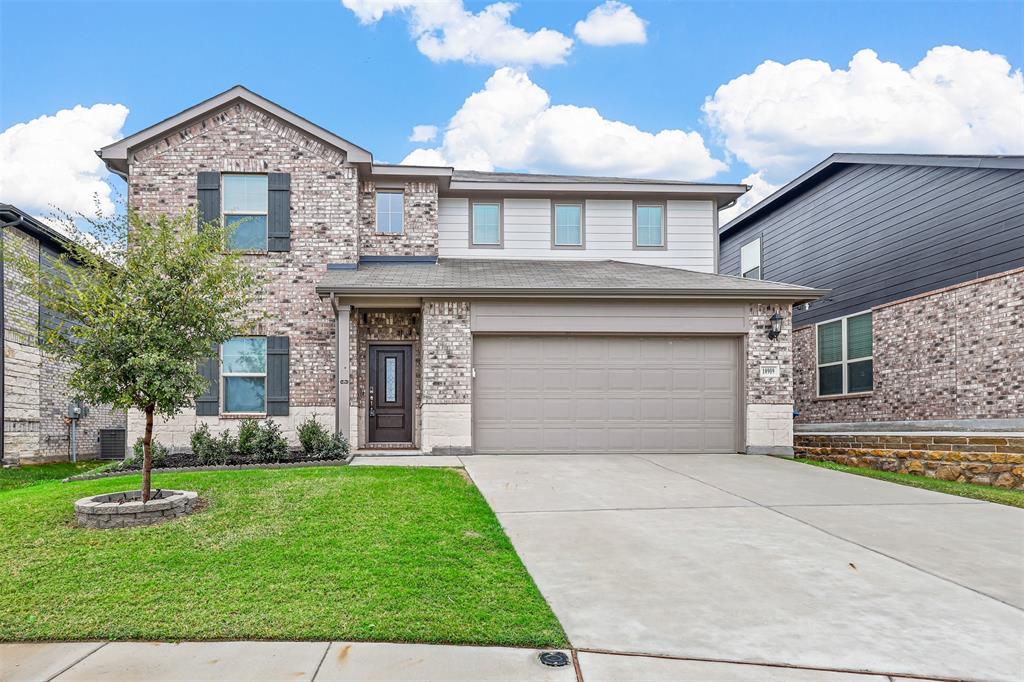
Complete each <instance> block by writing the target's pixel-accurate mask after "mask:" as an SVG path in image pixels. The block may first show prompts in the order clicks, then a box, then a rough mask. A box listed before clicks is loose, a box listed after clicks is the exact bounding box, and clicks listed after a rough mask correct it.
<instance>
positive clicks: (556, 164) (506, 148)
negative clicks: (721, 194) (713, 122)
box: [403, 68, 727, 180]
mask: <svg viewBox="0 0 1024 682" xmlns="http://www.w3.org/2000/svg"><path fill="white" fill-rule="evenodd" d="M403 163H410V164H433V165H454V166H456V167H458V168H461V169H466V170H493V169H495V168H505V169H520V170H530V171H548V172H579V173H591V174H598V175H623V176H637V177H639V176H647V177H660V178H665V179H676V178H678V179H687V180H703V179H706V178H709V177H711V176H713V175H714V174H716V173H718V172H719V171H723V170H725V169H726V168H727V166H726V165H725V163H723V162H722V161H719V160H718V159H715V158H713V157H712V156H711V152H710V151H709V150H708V148H707V147H706V146H705V144H704V139H703V138H702V137H701V136H700V134H699V133H696V132H686V131H683V130H662V131H659V132H657V133H651V132H647V131H644V130H640V129H639V128H637V127H636V126H632V125H630V124H628V123H623V122H622V121H612V120H609V119H606V118H603V117H602V116H601V114H600V113H599V112H598V111H597V110H596V109H593V108H590V107H578V106H573V105H566V104H559V105H552V104H551V98H550V97H549V96H548V93H547V92H545V91H544V89H543V88H541V87H540V86H538V85H537V84H535V83H534V82H533V81H531V80H530V78H529V76H527V75H526V73H524V72H522V71H519V70H516V69H512V68H502V69H498V70H497V71H495V72H494V75H492V76H491V77H490V78H489V79H488V80H487V83H486V84H485V85H484V88H483V90H480V91H479V92H475V93H473V94H472V95H470V96H469V97H468V98H467V99H466V101H465V102H464V103H463V104H462V107H461V108H460V109H459V110H458V111H457V112H456V113H455V115H454V116H453V117H452V119H451V121H449V123H448V128H447V130H446V131H445V133H444V137H443V138H442V141H441V145H440V146H439V147H436V148H430V149H427V148H423V149H417V150H415V151H413V152H412V153H411V154H409V155H408V156H407V157H406V158H405V160H404V161H403Z"/></svg>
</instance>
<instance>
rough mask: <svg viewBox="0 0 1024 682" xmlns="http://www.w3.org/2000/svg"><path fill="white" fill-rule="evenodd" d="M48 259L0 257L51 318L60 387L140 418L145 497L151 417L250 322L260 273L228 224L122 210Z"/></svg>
mask: <svg viewBox="0 0 1024 682" xmlns="http://www.w3.org/2000/svg"><path fill="white" fill-rule="evenodd" d="M63 222H64V223H65V229H64V230H62V231H65V232H69V233H71V235H70V237H71V238H70V239H68V240H67V242H66V248H67V253H66V254H64V255H62V256H60V257H59V258H57V259H56V260H52V261H47V260H46V259H40V260H33V259H32V258H30V257H28V256H27V255H26V254H24V253H13V254H5V261H6V262H9V263H11V265H12V266H13V267H14V268H15V270H16V271H17V272H19V273H20V274H21V275H22V277H21V278H19V279H21V280H22V281H23V287H24V288H26V289H27V290H28V292H29V293H30V294H31V295H33V296H37V297H39V299H40V301H42V302H43V303H44V305H45V307H46V308H47V309H48V310H49V311H51V315H52V317H53V319H54V320H56V321H57V322H56V323H54V324H50V325H47V326H46V327H43V329H42V334H41V339H40V341H41V345H42V346H43V349H44V350H46V351H48V352H50V353H53V354H55V355H57V356H59V357H61V358H64V359H67V360H69V361H70V364H71V376H70V380H69V383H70V385H71V387H72V389H73V390H74V391H75V392H76V393H77V394H78V395H79V396H80V397H81V398H82V399H84V400H85V401H87V402H89V403H92V404H110V405H113V406H114V407H117V408H122V409H129V408H135V409H138V410H140V411H142V412H143V413H145V415H146V431H145V435H144V437H143V446H144V447H143V451H144V453H145V455H144V458H143V464H142V499H143V501H146V500H148V499H149V497H150V475H151V469H152V464H153V459H152V450H151V446H152V442H153V419H154V417H155V416H157V415H159V416H162V417H165V418H166V417H172V416H174V415H175V414H177V413H178V412H180V411H181V410H182V409H183V408H185V407H188V406H190V405H192V404H193V400H194V397H195V396H196V395H199V394H201V393H202V392H203V391H204V390H205V389H206V384H207V382H206V380H205V379H203V377H202V376H201V375H200V374H199V371H198V366H199V363H200V362H201V361H202V360H204V359H205V358H208V357H210V353H211V352H212V351H213V349H215V347H216V345H217V344H220V343H223V342H224V341H227V340H228V339H230V338H231V337H233V336H238V335H241V334H244V333H246V332H247V331H248V330H250V329H251V328H252V325H253V324H254V323H255V322H256V320H257V319H258V317H259V316H258V315H254V314H253V313H252V312H251V311H250V308H251V305H250V304H251V303H252V302H253V300H254V299H255V298H256V297H257V296H258V295H259V293H260V289H261V287H262V280H261V278H260V277H259V275H258V274H257V273H256V272H255V270H254V269H253V268H252V267H250V266H249V265H248V264H246V263H245V262H244V261H243V259H242V257H241V256H240V255H239V254H238V253H234V252H231V251H229V250H228V249H227V248H226V244H227V230H225V229H222V228H219V227H218V226H216V225H213V224H210V225H203V226H202V228H201V229H199V230H197V229H196V219H195V216H194V214H193V213H192V212H187V213H185V214H184V215H181V216H173V217H169V216H166V215H162V216H160V217H159V218H157V219H156V220H154V221H148V220H144V219H143V218H142V217H141V216H139V215H137V214H136V213H134V212H132V211H127V212H126V213H125V214H124V215H123V216H122V217H120V218H113V219H107V220H102V219H97V220H90V221H89V222H90V224H91V225H92V228H91V230H90V233H89V234H87V233H83V232H81V231H79V230H77V228H76V227H75V226H74V222H75V221H74V220H72V219H70V217H69V216H64V219H63Z"/></svg>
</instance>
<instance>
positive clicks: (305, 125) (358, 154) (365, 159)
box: [96, 85, 373, 176]
mask: <svg viewBox="0 0 1024 682" xmlns="http://www.w3.org/2000/svg"><path fill="white" fill-rule="evenodd" d="M238 101H244V102H246V103H248V104H249V105H251V106H253V107H256V108H258V109H262V110H263V111H266V112H267V113H268V114H271V115H273V116H275V117H277V118H279V119H281V120H282V121H284V122H286V123H288V124H289V125H292V126H294V127H295V128H298V129H299V130H301V131H303V132H305V133H306V134H308V135H311V136H313V137H315V138H316V139H318V140H320V141H322V142H323V143H324V144H327V145H329V146H331V147H334V148H336V149H339V150H341V151H342V152H344V153H345V155H346V159H347V160H348V162H349V163H372V162H373V155H372V154H371V153H370V152H369V151H367V150H366V149H363V148H362V147H360V146H358V145H356V144H353V143H352V142H349V141H348V140H346V139H344V138H342V137H339V136H337V135H335V134H334V133H332V132H331V131H329V130H327V129H326V128H321V127H320V126H318V125H316V124H315V123H312V122H310V121H307V120H306V119H304V118H302V117H301V116H299V115H297V114H295V113H292V112H291V111H289V110H287V109H285V108H284V107H282V106H280V105H278V104H275V103H274V102H271V101H270V100H268V99H266V98H265V97H261V96H260V95H257V94H256V93H255V92H252V91H251V90H249V89H247V88H245V87H243V86H241V85H236V86H235V87H233V88H231V89H229V90H225V91H224V92H222V93H220V94H219V95H215V96H213V97H211V98H210V99H208V100H205V101H203V102H200V103H199V104H196V105H195V106H192V107H189V108H188V109H185V110H184V111H182V112H180V113H178V114H175V115H174V116H171V117H169V118H166V119H164V120H163V121H160V122H159V123H157V124H155V125H152V126H150V127H148V128H145V129H143V130H140V131H139V132H137V133H135V134H134V135H129V136H128V137H125V138H123V139H121V140H118V141H117V142H114V143H112V144H109V145H107V146H106V147H103V148H102V149H100V150H98V151H97V152H96V153H97V155H99V157H100V158H101V159H103V162H104V163H105V164H106V165H107V168H109V169H110V170H111V171H113V172H114V173H117V174H118V175H121V176H124V175H125V174H126V173H127V172H128V157H129V154H130V153H131V151H132V150H133V149H135V148H138V147H140V146H144V145H147V144H148V143H150V142H152V141H154V140H158V139H159V138H161V137H164V136H166V135H168V134H169V133H172V132H173V131H175V130H177V129H179V128H183V127H186V126H188V125H190V124H193V123H195V122H197V121H199V120H202V119H204V118H208V117H209V116H211V115H213V114H214V113H216V112H218V111H221V110H224V109H226V108H228V107H230V106H232V105H233V104H235V103H236V102H238Z"/></svg>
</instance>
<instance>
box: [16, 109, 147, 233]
mask: <svg viewBox="0 0 1024 682" xmlns="http://www.w3.org/2000/svg"><path fill="white" fill-rule="evenodd" d="M127 116H128V107H126V106H124V105H123V104H95V105H93V106H91V107H84V106H82V105H78V106H76V107H75V108H73V109H62V110H60V111H58V112H57V113H56V114H54V115H53V116H40V117H39V118H36V119H33V120H31V121H29V122H28V123H18V124H16V125H13V126H11V127H10V128H8V129H7V130H5V131H4V132H2V133H0V188H2V192H0V194H2V195H3V199H4V201H6V202H8V203H11V204H14V205H15V206H18V207H19V208H21V209H24V210H26V211H31V212H33V213H36V214H45V213H48V212H50V211H51V210H52V208H53V207H56V208H58V209H61V210H64V211H67V212H69V213H78V212H80V213H84V214H85V215H94V214H95V212H96V199H97V198H98V200H99V208H100V209H101V210H102V211H103V213H104V214H105V215H109V214H111V213H113V211H114V203H113V201H112V200H111V196H110V191H111V188H110V185H108V184H107V183H106V182H105V178H106V177H107V175H108V173H107V170H106V168H105V167H104V166H103V162H102V161H100V159H99V158H98V157H97V156H96V153H95V150H97V149H99V148H100V147H103V146H104V145H107V144H110V143H111V142H113V141H114V140H117V139H119V138H120V137H121V127H122V126H123V125H124V120H125V117H127Z"/></svg>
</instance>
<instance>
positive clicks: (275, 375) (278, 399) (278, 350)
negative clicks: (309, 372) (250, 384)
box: [267, 336, 288, 417]
mask: <svg viewBox="0 0 1024 682" xmlns="http://www.w3.org/2000/svg"><path fill="white" fill-rule="evenodd" d="M267 414H268V415H270V416H273V417H286V416H288V337H287V336H268V337H267Z"/></svg>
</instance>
